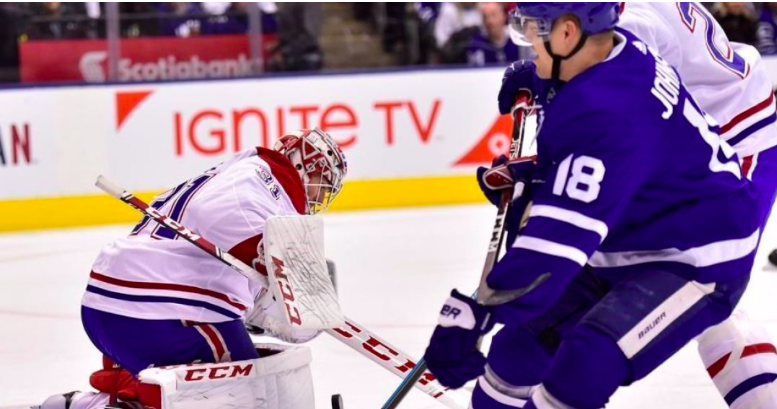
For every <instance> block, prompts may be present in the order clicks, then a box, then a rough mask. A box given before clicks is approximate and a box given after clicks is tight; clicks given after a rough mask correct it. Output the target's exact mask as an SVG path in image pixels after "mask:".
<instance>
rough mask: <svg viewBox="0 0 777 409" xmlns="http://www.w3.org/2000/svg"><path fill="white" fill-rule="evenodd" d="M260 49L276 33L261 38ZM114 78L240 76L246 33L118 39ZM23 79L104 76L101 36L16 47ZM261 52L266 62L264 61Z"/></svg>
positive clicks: (245, 63)
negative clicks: (117, 60) (119, 41)
mask: <svg viewBox="0 0 777 409" xmlns="http://www.w3.org/2000/svg"><path fill="white" fill-rule="evenodd" d="M262 40H263V41H262V44H264V49H265V51H266V50H267V49H268V48H269V47H270V46H271V45H272V44H273V43H274V42H275V41H276V38H275V35H265V36H263V39H262ZM120 44H121V51H120V54H121V57H120V59H119V62H118V67H117V68H118V72H117V75H118V77H117V80H118V81H159V80H181V79H203V78H230V77H244V76H247V75H250V74H251V59H250V52H249V41H248V36H245V35H219V36H200V37H192V38H176V37H158V38H131V39H123V40H121V43H120ZM19 54H20V65H21V80H22V82H42V81H86V82H104V81H106V80H107V79H108V43H107V42H106V41H105V40H53V41H49V40H35V41H26V42H22V43H21V44H20V46H19ZM266 57H267V56H266V55H265V61H266Z"/></svg>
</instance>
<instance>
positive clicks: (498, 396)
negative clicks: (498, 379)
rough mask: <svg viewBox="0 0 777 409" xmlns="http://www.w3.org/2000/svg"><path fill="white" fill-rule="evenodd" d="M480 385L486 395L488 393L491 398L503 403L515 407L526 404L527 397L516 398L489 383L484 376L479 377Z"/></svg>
mask: <svg viewBox="0 0 777 409" xmlns="http://www.w3.org/2000/svg"><path fill="white" fill-rule="evenodd" d="M478 386H480V389H482V390H483V392H485V393H486V395H488V396H489V397H490V398H491V399H493V400H495V401H497V402H499V403H501V404H502V405H505V406H512V407H514V408H522V407H523V406H524V405H526V400H525V399H520V398H514V397H512V396H509V395H505V394H503V393H501V392H499V391H498V390H496V388H494V387H493V386H491V384H490V383H488V380H487V379H486V378H485V377H484V376H480V377H478Z"/></svg>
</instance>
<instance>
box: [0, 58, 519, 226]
mask: <svg viewBox="0 0 777 409" xmlns="http://www.w3.org/2000/svg"><path fill="white" fill-rule="evenodd" d="M501 71H502V70H501V69H449V70H422V71H393V72H378V73H369V74H368V73H350V74H342V75H340V74H338V75H316V76H270V77H264V78H255V79H243V80H224V81H191V82H173V83H169V82H168V83H146V84H135V85H88V86H59V87H47V88H18V89H8V90H3V91H0V109H2V112H3V113H4V115H3V116H2V118H0V187H2V188H0V214H3V215H14V216H13V217H3V218H0V231H8V230H20V229H33V228H42V227H58V226H74V225H89V224H100V223H115V222H127V221H132V220H134V219H135V218H136V216H135V215H134V214H133V213H132V211H131V210H128V209H125V208H123V207H122V206H121V205H119V204H116V203H113V202H112V201H111V199H109V198H107V197H105V196H103V195H101V194H100V193H99V192H98V191H97V190H96V189H95V188H94V187H93V183H94V179H95V178H96V176H97V175H98V174H106V175H109V176H110V177H111V178H113V179H114V180H116V181H117V182H118V183H121V184H122V185H125V186H127V187H128V188H129V189H131V190H132V191H134V192H139V193H140V195H141V196H143V197H149V196H152V195H154V194H156V193H158V192H160V191H163V190H165V189H167V188H169V187H171V186H174V185H176V184H178V183H180V182H181V181H183V180H186V179H187V178H189V177H192V176H194V175H196V174H198V173H199V172H202V171H203V170H205V169H208V168H210V167H212V166H214V165H215V164H217V163H219V162H221V161H222V160H224V159H226V158H228V157H229V156H230V155H232V154H234V153H235V152H237V151H240V150H242V149H247V148H250V147H252V146H257V145H258V146H265V147H271V146H272V145H273V143H274V142H275V141H276V140H277V139H278V138H279V137H280V136H281V135H283V134H285V133H287V132H290V131H293V130H296V129H300V128H308V127H313V126H320V127H321V128H323V129H324V130H326V131H328V132H330V133H331V134H332V135H333V136H334V137H335V139H336V140H337V141H338V142H339V143H340V145H341V146H342V147H343V150H344V152H345V154H346V156H347V159H348V166H349V171H348V172H349V173H348V178H347V181H346V187H345V189H344V191H343V194H342V196H341V197H340V198H339V199H338V201H337V202H336V204H335V206H334V210H344V209H370V208H381V207H398V206H411V205H434V204H443V203H467V202H475V201H480V200H482V199H481V195H480V194H479V192H478V189H477V185H476V183H475V179H474V178H473V177H472V175H473V171H474V168H475V167H476V166H477V165H481V164H486V163H489V162H490V158H492V157H493V156H494V155H496V154H498V153H501V152H503V151H505V150H506V149H507V146H508V144H509V136H508V135H509V132H510V126H511V123H510V119H509V118H508V117H501V116H499V115H498V114H497V113H496V100H495V97H494V96H495V95H496V92H497V90H498V88H499V84H500V77H501Z"/></svg>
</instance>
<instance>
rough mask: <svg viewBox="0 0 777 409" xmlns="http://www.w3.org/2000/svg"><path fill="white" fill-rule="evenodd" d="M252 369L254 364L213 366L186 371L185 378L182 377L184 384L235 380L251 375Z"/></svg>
mask: <svg viewBox="0 0 777 409" xmlns="http://www.w3.org/2000/svg"><path fill="white" fill-rule="evenodd" d="M253 369H254V364H248V365H246V366H240V365H225V366H214V367H212V368H193V369H187V370H186V376H184V378H183V380H184V381H186V382H197V381H201V380H204V379H224V378H237V377H243V376H249V375H251V371H252V370H253Z"/></svg>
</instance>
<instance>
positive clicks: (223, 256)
mask: <svg viewBox="0 0 777 409" xmlns="http://www.w3.org/2000/svg"><path fill="white" fill-rule="evenodd" d="M95 185H96V186H97V187H98V188H100V189H102V190H103V191H105V192H106V193H108V194H110V195H111V196H113V197H115V198H117V199H119V200H121V201H122V202H124V203H126V204H128V205H130V206H132V207H134V208H135V209H137V210H138V211H140V212H141V213H143V214H145V215H147V216H148V217H150V218H151V219H153V220H154V221H155V222H157V223H159V224H161V225H164V226H165V227H168V228H170V229H172V230H173V231H174V232H175V233H176V234H177V235H179V236H180V237H182V238H184V239H185V240H186V241H188V242H190V243H192V244H194V245H195V246H197V247H199V248H200V249H202V250H203V251H205V252H206V253H208V254H210V255H211V256H213V257H215V258H217V259H219V260H220V261H221V262H223V263H224V264H226V265H228V266H230V267H232V268H233V269H234V270H235V271H237V272H238V273H240V274H242V275H243V276H245V277H246V278H248V279H249V280H252V281H256V282H258V283H259V284H261V285H263V286H265V288H267V287H268V285H269V283H268V281H267V278H266V277H265V276H263V275H261V274H259V272H258V271H256V270H254V269H253V268H252V267H250V266H248V265H247V264H245V263H243V262H242V261H240V260H239V259H237V258H235V257H234V256H232V255H231V254H229V253H228V252H226V251H223V250H221V249H220V248H219V247H218V246H216V245H215V244H213V243H211V242H209V241H208V240H206V239H205V238H203V237H202V236H200V235H198V234H195V233H193V232H192V231H191V230H189V229H187V228H186V227H184V226H183V225H181V224H180V223H178V222H177V221H175V220H173V219H170V218H169V217H167V216H165V215H163V214H161V213H160V212H159V211H158V210H157V209H155V208H153V207H151V206H149V205H148V203H146V202H144V201H143V200H141V199H139V198H137V197H135V196H134V195H133V194H132V193H130V192H128V191H126V190H125V189H123V188H121V187H119V186H118V185H116V184H114V183H113V182H111V181H110V180H109V179H108V178H106V177H105V176H102V175H100V176H98V177H97V182H96V183H95ZM345 323H346V326H345V327H342V328H331V329H327V330H326V331H325V332H326V333H328V334H329V335H331V336H333V337H335V338H336V339H338V340H339V341H340V342H342V343H344V344H346V345H348V346H349V347H351V348H353V349H355V350H356V351H357V352H359V353H360V354H362V355H364V356H366V357H367V358H369V359H370V360H372V361H373V362H376V363H377V364H378V365H380V366H382V367H383V368H385V369H386V370H388V371H389V372H391V373H393V374H395V375H397V376H399V377H400V378H401V377H402V376H403V375H404V374H405V373H406V372H407V371H409V370H410V369H411V368H412V367H413V366H414V364H415V363H414V362H413V360H411V359H410V357H409V355H407V354H405V353H404V352H402V351H400V350H399V349H398V348H396V347H394V346H393V345H391V344H389V343H388V342H386V341H384V340H383V339H381V338H379V337H378V336H377V335H375V334H374V333H372V332H371V331H369V330H367V329H366V328H365V327H362V326H360V325H358V324H356V323H355V322H354V321H353V320H351V319H349V318H347V317H346V318H345ZM416 387H417V388H418V389H420V390H422V391H423V392H424V393H426V394H427V395H429V396H431V397H433V398H435V399H437V400H438V401H440V402H441V403H443V404H445V405H446V406H448V407H450V408H453V409H460V406H458V405H457V404H456V403H455V402H454V401H453V400H452V399H451V397H450V396H449V395H447V394H445V392H446V390H447V389H446V388H444V387H443V386H442V385H440V383H439V382H437V381H436V380H435V379H434V376H432V375H431V373H430V374H429V375H428V376H427V377H426V382H423V383H421V382H419V383H418V384H417V385H416Z"/></svg>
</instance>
